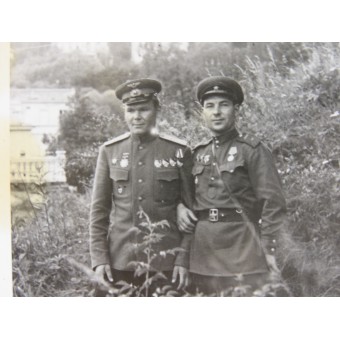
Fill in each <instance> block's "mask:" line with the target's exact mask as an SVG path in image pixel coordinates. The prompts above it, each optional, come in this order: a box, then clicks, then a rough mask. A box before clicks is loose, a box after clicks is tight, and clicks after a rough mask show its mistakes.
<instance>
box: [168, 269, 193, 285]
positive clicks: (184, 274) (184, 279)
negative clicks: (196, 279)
mask: <svg viewBox="0 0 340 340" xmlns="http://www.w3.org/2000/svg"><path fill="white" fill-rule="evenodd" d="M178 277H179V284H178V287H177V289H178V290H181V289H184V288H186V287H187V286H188V284H189V271H188V269H187V268H184V267H180V266H175V267H174V270H173V272H172V281H171V282H172V283H175V282H176V281H177V278H178Z"/></svg>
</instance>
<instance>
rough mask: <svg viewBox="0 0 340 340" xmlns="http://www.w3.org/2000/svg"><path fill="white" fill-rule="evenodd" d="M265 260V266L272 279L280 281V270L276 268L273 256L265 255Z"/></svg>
mask: <svg viewBox="0 0 340 340" xmlns="http://www.w3.org/2000/svg"><path fill="white" fill-rule="evenodd" d="M266 260H267V264H268V267H269V270H270V272H271V275H272V278H273V279H274V280H275V279H280V277H281V272H280V269H279V268H278V266H277V264H276V260H275V256H274V255H271V254H266Z"/></svg>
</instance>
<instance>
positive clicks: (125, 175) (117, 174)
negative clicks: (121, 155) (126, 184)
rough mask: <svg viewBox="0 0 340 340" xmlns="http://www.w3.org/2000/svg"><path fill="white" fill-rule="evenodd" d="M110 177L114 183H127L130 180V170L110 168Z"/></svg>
mask: <svg viewBox="0 0 340 340" xmlns="http://www.w3.org/2000/svg"><path fill="white" fill-rule="evenodd" d="M110 177H111V179H113V180H114V181H116V182H117V181H127V180H128V179H129V170H125V169H117V168H110Z"/></svg>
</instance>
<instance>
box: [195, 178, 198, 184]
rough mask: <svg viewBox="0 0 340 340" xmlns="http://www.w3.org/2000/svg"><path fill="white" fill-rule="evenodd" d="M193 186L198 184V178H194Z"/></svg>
mask: <svg viewBox="0 0 340 340" xmlns="http://www.w3.org/2000/svg"><path fill="white" fill-rule="evenodd" d="M195 184H198V177H197V176H195Z"/></svg>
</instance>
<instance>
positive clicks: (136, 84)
mask: <svg viewBox="0 0 340 340" xmlns="http://www.w3.org/2000/svg"><path fill="white" fill-rule="evenodd" d="M138 85H140V82H139V81H137V82H135V83H131V84H128V85H127V86H128V87H131V88H133V89H134V88H136V87H137V86H138Z"/></svg>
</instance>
